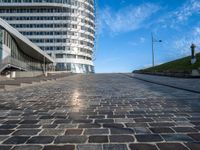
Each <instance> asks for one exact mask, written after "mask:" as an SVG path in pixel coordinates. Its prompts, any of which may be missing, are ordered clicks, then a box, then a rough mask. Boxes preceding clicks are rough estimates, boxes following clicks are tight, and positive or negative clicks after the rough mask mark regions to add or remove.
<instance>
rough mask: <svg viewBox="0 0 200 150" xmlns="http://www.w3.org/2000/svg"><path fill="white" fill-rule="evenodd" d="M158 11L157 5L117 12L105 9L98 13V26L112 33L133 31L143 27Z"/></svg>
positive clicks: (108, 8) (128, 8) (132, 7)
mask: <svg viewBox="0 0 200 150" xmlns="http://www.w3.org/2000/svg"><path fill="white" fill-rule="evenodd" d="M159 9H160V7H159V6H158V5H155V4H149V3H146V4H142V5H139V6H129V7H125V8H122V9H121V10H119V11H118V12H115V11H114V10H112V9H111V8H110V7H107V8H105V9H103V10H102V11H101V13H100V14H101V16H100V20H101V21H100V22H101V23H100V25H101V28H103V29H109V31H111V32H112V33H120V32H128V31H134V30H137V29H139V28H142V27H144V26H145V22H146V21H147V20H148V19H149V18H150V17H151V16H152V15H153V14H154V13H156V12H157V11H158V10H159Z"/></svg>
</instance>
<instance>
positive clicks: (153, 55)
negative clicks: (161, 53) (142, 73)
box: [151, 33, 162, 67]
mask: <svg viewBox="0 0 200 150" xmlns="http://www.w3.org/2000/svg"><path fill="white" fill-rule="evenodd" d="M161 42H162V40H156V39H154V36H153V33H151V46H152V66H153V67H154V66H155V54H154V43H161Z"/></svg>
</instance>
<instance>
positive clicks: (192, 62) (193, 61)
mask: <svg viewBox="0 0 200 150" xmlns="http://www.w3.org/2000/svg"><path fill="white" fill-rule="evenodd" d="M190 48H191V53H192V54H191V57H192V58H191V64H195V63H196V53H195V48H196V45H195V44H193V43H192V45H191V47H190Z"/></svg>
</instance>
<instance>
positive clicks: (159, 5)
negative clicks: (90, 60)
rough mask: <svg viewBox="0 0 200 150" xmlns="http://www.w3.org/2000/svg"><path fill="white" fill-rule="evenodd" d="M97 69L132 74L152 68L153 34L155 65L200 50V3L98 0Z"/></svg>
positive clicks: (197, 1) (99, 71) (198, 1)
mask: <svg viewBox="0 0 200 150" xmlns="http://www.w3.org/2000/svg"><path fill="white" fill-rule="evenodd" d="M97 26H98V40H97V50H96V52H95V70H96V72H97V73H101V72H131V71H132V70H134V69H140V68H144V67H148V66H151V62H152V60H151V32H152V33H153V34H154V36H155V38H157V39H161V40H163V42H162V43H156V45H155V63H156V64H160V63H164V62H167V61H170V60H173V59H177V58H180V57H183V56H187V55H190V45H191V43H192V42H194V43H195V44H196V45H197V46H198V49H200V0H98V24H97Z"/></svg>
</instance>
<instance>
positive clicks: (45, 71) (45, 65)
mask: <svg viewBox="0 0 200 150" xmlns="http://www.w3.org/2000/svg"><path fill="white" fill-rule="evenodd" d="M45 63H46V62H45V57H44V75H45V76H46V65H45Z"/></svg>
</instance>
